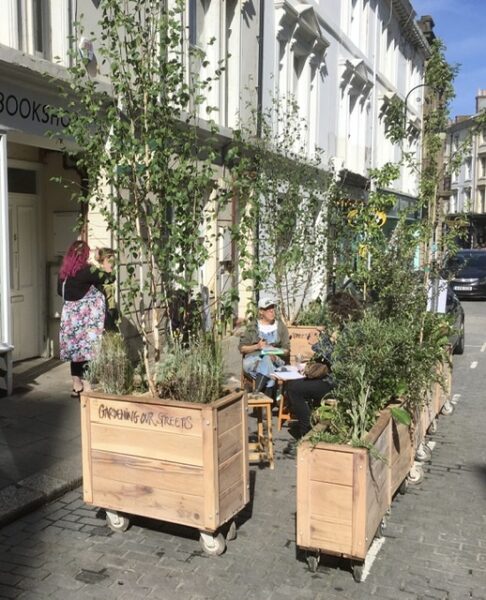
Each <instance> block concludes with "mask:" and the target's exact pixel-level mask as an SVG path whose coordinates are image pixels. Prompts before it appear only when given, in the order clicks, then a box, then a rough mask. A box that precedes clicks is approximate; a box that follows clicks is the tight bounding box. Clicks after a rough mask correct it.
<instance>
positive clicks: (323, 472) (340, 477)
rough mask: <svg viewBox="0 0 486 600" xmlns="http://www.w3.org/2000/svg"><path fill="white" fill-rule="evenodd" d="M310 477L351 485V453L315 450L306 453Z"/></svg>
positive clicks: (315, 479) (314, 479) (316, 479)
mask: <svg viewBox="0 0 486 600" xmlns="http://www.w3.org/2000/svg"><path fill="white" fill-rule="evenodd" d="M308 460H309V463H310V466H309V468H310V479H311V480H313V481H322V482H327V483H337V484H340V485H348V486H351V485H353V453H341V452H332V451H330V450H317V449H316V450H315V451H312V450H311V451H310V452H309V454H308Z"/></svg>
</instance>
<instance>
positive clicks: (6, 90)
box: [0, 80, 69, 135]
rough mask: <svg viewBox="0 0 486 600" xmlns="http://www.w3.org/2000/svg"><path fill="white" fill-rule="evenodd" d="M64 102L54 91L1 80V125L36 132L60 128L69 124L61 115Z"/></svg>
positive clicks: (41, 133) (65, 117)
mask: <svg viewBox="0 0 486 600" xmlns="http://www.w3.org/2000/svg"><path fill="white" fill-rule="evenodd" d="M62 104H63V102H61V101H60V99H59V97H57V96H55V95H54V94H50V93H48V92H40V91H38V90H37V89H34V88H28V87H23V86H21V85H16V84H14V83H10V82H8V83H7V82H5V81H1V80H0V128H1V127H2V126H3V127H6V128H9V129H15V130H17V131H22V132H24V133H28V134H34V135H45V134H46V132H47V131H60V130H62V129H64V128H65V127H66V126H67V124H68V123H69V118H68V117H67V115H60V114H59V112H60V111H59V108H60V107H61V106H62Z"/></svg>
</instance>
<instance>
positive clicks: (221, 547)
mask: <svg viewBox="0 0 486 600" xmlns="http://www.w3.org/2000/svg"><path fill="white" fill-rule="evenodd" d="M199 543H200V544H201V548H202V549H203V550H204V552H205V553H206V554H209V556H219V555H220V554H223V552H224V551H225V550H226V540H225V539H224V535H223V534H222V533H218V535H212V534H211V533H205V532H204V531H201V532H200V534H199Z"/></svg>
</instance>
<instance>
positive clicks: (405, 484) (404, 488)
mask: <svg viewBox="0 0 486 600" xmlns="http://www.w3.org/2000/svg"><path fill="white" fill-rule="evenodd" d="M407 488H408V479H407V478H405V479H404V480H403V481H402V483H401V484H400V487H399V488H398V493H399V494H401V495H402V496H403V495H405V494H406V493H407Z"/></svg>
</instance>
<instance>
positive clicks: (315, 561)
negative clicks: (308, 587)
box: [305, 554, 319, 573]
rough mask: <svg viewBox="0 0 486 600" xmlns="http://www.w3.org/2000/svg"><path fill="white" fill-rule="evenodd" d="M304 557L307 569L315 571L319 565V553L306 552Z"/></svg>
mask: <svg viewBox="0 0 486 600" xmlns="http://www.w3.org/2000/svg"><path fill="white" fill-rule="evenodd" d="M305 559H306V561H307V566H308V567H309V571H310V572H311V573H316V572H317V567H318V566H319V554H308V555H307V556H306V557H305Z"/></svg>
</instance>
